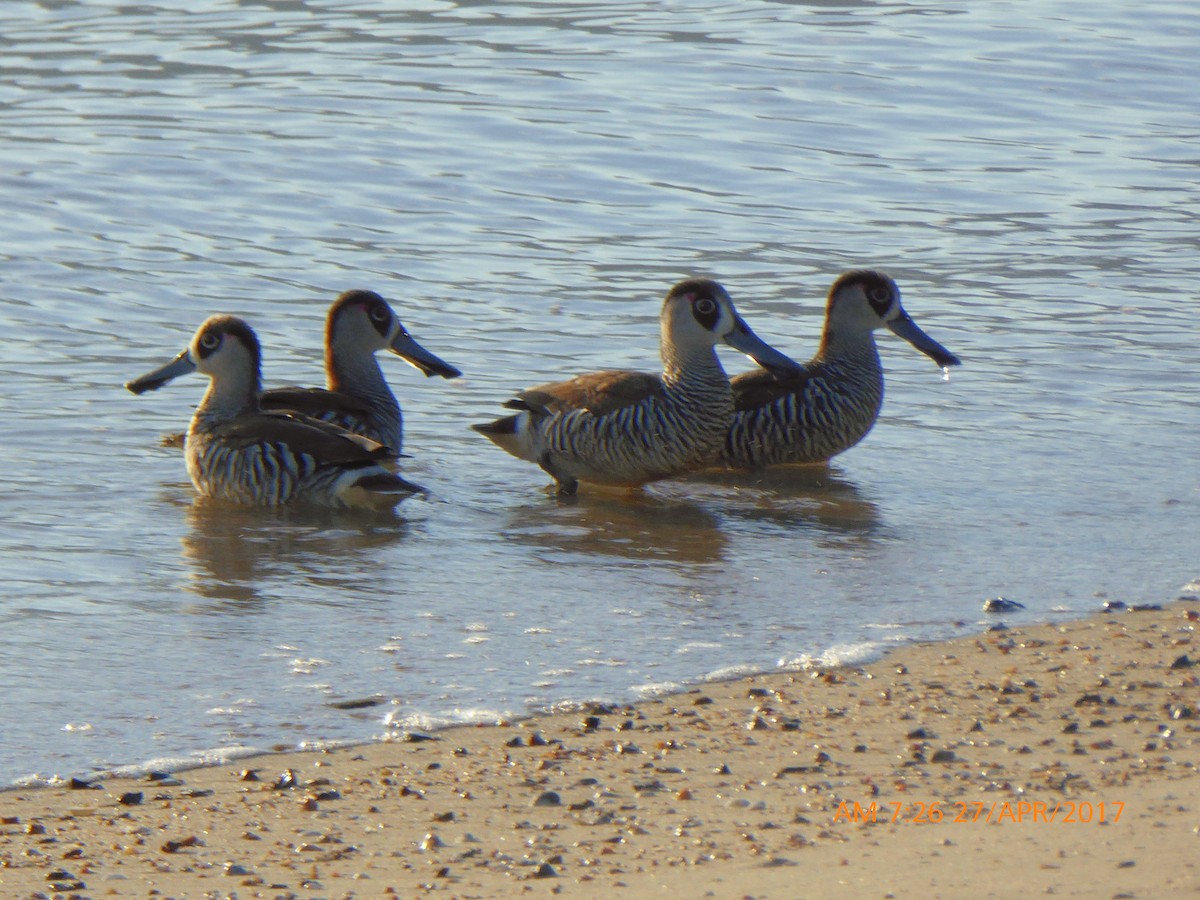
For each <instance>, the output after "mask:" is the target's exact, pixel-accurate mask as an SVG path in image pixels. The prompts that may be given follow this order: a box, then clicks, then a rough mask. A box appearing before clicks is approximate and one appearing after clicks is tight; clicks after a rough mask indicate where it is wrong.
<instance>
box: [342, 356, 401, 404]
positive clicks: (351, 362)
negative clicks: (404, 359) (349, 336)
mask: <svg viewBox="0 0 1200 900" xmlns="http://www.w3.org/2000/svg"><path fill="white" fill-rule="evenodd" d="M325 386H326V387H327V388H329V390H331V391H338V392H340V393H343V394H349V395H350V396H352V397H357V398H358V399H360V400H365V401H367V402H368V403H370V404H371V406H372V407H373V408H374V409H392V408H395V407H396V398H395V396H393V394H392V389H391V388H390V387H388V383H387V381H386V380H385V379H384V377H383V370H382V369H381V368H380V367H379V361H378V360H377V359H375V354H374V353H363V352H362V351H351V350H349V349H347V348H345V347H339V346H338V344H337V343H336V342H335V343H334V344H332V345H331V346H328V347H326V348H325Z"/></svg>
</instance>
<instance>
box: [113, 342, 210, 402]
mask: <svg viewBox="0 0 1200 900" xmlns="http://www.w3.org/2000/svg"><path fill="white" fill-rule="evenodd" d="M195 371H196V364H195V363H194V362H192V357H191V355H190V354H189V353H188V351H187V350H184V351H183V352H182V353H180V354H179V355H178V356H177V357H175V358H174V359H173V360H171V361H170V362H169V363H167V364H166V365H165V366H160V367H159V368H157V369H155V370H154V371H153V372H147V373H146V374H145V375H143V376H142V377H141V378H135V379H133V381H128V382H126V383H125V387H127V388H128V389H129V390H131V391H133V392H134V393H135V394H144V393H146V391H156V390H158V389H159V388H160V387H162V386H163V385H164V384H166V383H167V382H168V381H171V380H172V379H175V378H178V377H179V376H180V375H187V374H188V373H189V372H195Z"/></svg>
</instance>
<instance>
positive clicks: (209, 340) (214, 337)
mask: <svg viewBox="0 0 1200 900" xmlns="http://www.w3.org/2000/svg"><path fill="white" fill-rule="evenodd" d="M220 345H221V336H220V335H219V334H213V333H212V332H211V331H209V332H206V333H205V334H202V335H200V349H201V350H216V349H217V347H219V346H220Z"/></svg>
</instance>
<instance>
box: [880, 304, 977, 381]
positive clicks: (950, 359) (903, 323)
mask: <svg viewBox="0 0 1200 900" xmlns="http://www.w3.org/2000/svg"><path fill="white" fill-rule="evenodd" d="M887 326H888V328H890V329H891V330H892V333H893V334H895V335H898V336H899V337H902V338H904V339H905V340H906V341H908V342H909V343H910V344H912V345H913V346H914V347H916V348H917V349H918V350H920V351H921V352H922V353H924V354H925V355H926V356H928V357H929V358H930V359H932V360H933V361H934V362H935V363H937V364H938V365H939V366H941V367H942V368H943V369H944V368H945V367H946V366H960V365H962V362H961V360H959V358H958V357H957V356H955V355H954V354H953V353H951V352H950V351H949V350H947V349H946V348H945V347H943V346H942V345H941V344H939V343H938V342H937V341H935V340H934V339H933V338H931V337H930V336H929V335H927V334H926V333H925V332H923V331H922V330H921V329H920V328H918V327H917V323H916V322H914V321H913V320H912V319H910V318H909V317H908V313H906V312H904V311H901V312H900V315H899V316H898V317H896V318H895V319H893V320H892V321H890V322H888V323H887Z"/></svg>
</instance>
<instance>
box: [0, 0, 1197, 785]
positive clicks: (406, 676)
mask: <svg viewBox="0 0 1200 900" xmlns="http://www.w3.org/2000/svg"><path fill="white" fill-rule="evenodd" d="M1198 39H1200V16H1198V15H1197V14H1196V12H1195V11H1194V9H1193V4H1192V3H1191V2H1185V0H1175V2H1170V0H1168V2H1163V3H1156V4H1152V5H1150V6H1145V7H1135V6H1132V5H1129V4H1125V3H1118V2H1116V0H1107V2H1100V3H1096V4H1089V5H1081V4H1078V3H1068V2H1054V0H1047V2H1041V0H1020V2H1017V0H1013V2H1002V0H998V2H993V3H986V4H979V3H965V2H961V3H952V2H951V3H947V2H936V3H928V4H920V3H906V2H894V3H893V2H879V3H873V2H836V0H834V2H828V0H822V2H816V0H813V2H807V3H806V2H761V0H760V2H746V3H737V4H727V3H725V4H718V3H711V4H706V3H686V4H684V3H674V2H665V3H559V4H555V3H541V2H530V3H523V4H519V5H515V4H508V3H436V2H435V3H420V4H417V3H413V4H392V3H356V2H302V0H296V2H262V3H254V2H239V3H215V2H209V3H196V4H188V5H187V7H186V11H185V8H184V7H183V6H181V5H169V4H161V5H155V4H153V3H143V4H138V5H123V4H116V3H109V2H89V3H73V2H68V0H62V2H42V3H28V2H12V3H7V4H3V5H0V52H2V55H0V66H2V67H3V78H2V79H0V190H2V195H0V196H3V201H4V215H3V216H0V263H2V267H0V328H2V332H3V340H0V377H2V378H3V384H4V390H3V392H0V427H2V429H3V436H2V439H0V580H2V583H3V586H4V587H3V593H2V595H0V597H2V599H0V626H2V627H0V687H2V688H3V691H4V697H5V702H4V712H3V717H4V718H3V727H2V728H0V783H5V782H11V781H13V780H15V779H19V778H23V777H26V776H29V775H32V774H34V773H37V774H39V775H41V776H43V777H49V776H53V775H55V774H57V775H67V774H74V773H80V772H86V771H89V770H91V769H93V768H106V767H111V766H117V765H123V764H138V763H143V762H145V761H147V760H152V759H161V758H170V759H179V758H181V757H185V756H188V755H190V754H197V753H201V752H203V751H206V750H212V749H214V748H217V749H220V748H225V749H229V748H234V747H241V746H252V747H287V746H295V745H297V744H300V743H303V742H309V741H321V740H365V739H369V738H372V737H375V736H378V735H381V734H384V733H386V732H388V731H389V730H395V729H399V728H404V727H410V726H412V725H417V726H420V727H428V726H431V725H433V724H437V723H439V722H444V721H455V720H463V719H477V720H488V719H492V718H495V717H496V716H497V715H502V714H514V713H519V712H522V711H525V710H528V709H533V708H538V707H542V706H546V705H549V704H553V703H556V702H560V701H570V700H582V699H588V698H611V699H628V698H630V697H633V696H636V695H637V694H638V693H639V692H641V691H644V690H647V689H653V688H654V687H661V686H665V685H670V684H675V683H681V682H686V681H691V680H697V679H701V678H705V677H709V676H713V675H719V674H722V673H730V672H736V671H741V670H745V669H763V668H772V667H776V666H780V665H787V664H791V663H795V662H797V661H799V660H802V659H804V658H806V657H810V656H811V657H820V656H822V655H828V656H829V658H849V657H853V656H854V655H855V654H861V653H867V652H871V650H872V648H878V647H879V646H881V645H885V644H887V643H890V642H894V641H903V640H913V639H920V638H927V637H937V636H945V635H948V634H951V633H953V632H955V631H958V630H961V629H963V628H964V627H976V626H977V623H978V622H979V621H980V620H981V619H982V618H983V614H982V613H981V611H980V610H981V604H982V602H983V601H984V600H985V599H987V598H989V597H994V596H997V595H1004V596H1007V597H1010V598H1012V599H1016V600H1019V601H1021V602H1022V603H1024V604H1025V605H1026V607H1027V609H1026V611H1025V612H1024V613H1023V614H1021V616H1023V617H1024V619H1026V620H1034V619H1047V618H1053V617H1054V616H1057V615H1064V614H1072V613H1078V612H1081V611H1087V610H1092V609H1095V608H1097V607H1098V606H1099V604H1100V603H1101V600H1102V599H1103V598H1110V599H1120V600H1125V601H1127V602H1153V601H1161V600H1165V599H1170V598H1171V597H1173V596H1175V595H1176V593H1177V592H1178V591H1179V590H1180V589H1181V586H1183V585H1185V584H1186V583H1187V582H1189V581H1191V580H1192V579H1194V578H1196V576H1197V575H1200V558H1198V557H1200V554H1198V552H1197V550H1198V548H1200V539H1198V537H1197V536H1198V534H1200V374H1198V373H1200V367H1198V366H1197V350H1196V348H1197V346H1198V343H1200V342H1198V340H1197V339H1198V337H1200V330H1198V326H1197V317H1196V304H1197V284H1200V222H1198V221H1197V219H1198V214H1197V210H1200V190H1198V187H1197V185H1198V180H1197V167H1198V166H1200V119H1198V117H1197V112H1198V107H1197V102H1196V79H1195V47H1196V45H1197V42H1198ZM865 265H869V266H875V267H880V268H884V269H887V270H888V271H890V272H891V273H892V274H893V275H894V276H895V277H896V279H897V280H898V282H899V283H900V285H901V286H902V288H903V289H904V291H905V302H906V306H907V308H908V311H909V312H910V313H911V314H912V315H913V317H914V318H915V319H916V320H917V321H918V322H919V323H920V324H921V325H922V326H923V327H924V328H925V330H926V331H927V332H929V333H930V334H931V335H932V336H933V337H935V338H936V339H938V340H939V341H941V342H942V343H944V344H945V345H946V346H947V347H949V348H950V349H951V350H953V351H954V352H956V353H958V354H959V355H960V356H961V357H962V358H963V361H964V366H963V367H962V368H961V369H958V370H955V371H954V373H953V376H952V378H951V380H949V381H944V380H943V379H942V378H941V376H940V373H939V372H938V370H937V369H936V367H934V366H933V365H932V364H931V363H930V361H929V360H928V359H927V358H925V357H923V356H921V355H920V354H918V353H916V352H914V351H913V350H912V348H910V347H909V346H908V345H906V344H904V343H903V342H901V341H899V340H897V339H895V338H893V337H891V336H890V335H885V336H883V337H881V339H880V340H881V349H882V354H883V357H884V361H885V367H886V370H887V383H888V397H887V401H886V403H885V406H884V411H883V415H882V416H881V419H880V421H879V423H878V425H877V426H876V428H875V430H874V431H873V432H872V433H871V434H870V435H869V436H868V438H867V439H866V441H865V442H864V443H863V444H861V445H860V446H858V447H857V448H855V449H853V450H851V451H850V452H848V453H846V454H845V455H843V456H841V457H839V458H838V459H837V460H836V461H835V462H834V464H833V465H832V466H831V467H830V468H829V469H828V470H817V471H803V470H802V471H792V472H772V473H769V474H768V475H767V476H766V477H765V478H748V477H740V478H734V477H728V476H711V477H707V476H706V477H696V478H690V479H685V480H678V481H671V482H664V483H662V484H659V485H656V486H654V487H652V488H651V489H649V490H647V491H646V492H645V493H644V495H643V496H641V497H638V498H632V499H629V498H623V497H620V496H610V495H604V494H597V493H591V494H584V495H583V496H582V497H581V499H580V500H579V502H578V503H577V504H574V505H563V504H559V503H556V502H555V501H554V499H553V498H552V497H551V496H550V495H549V494H548V493H547V492H546V490H545V486H546V483H547V478H546V477H545V476H544V475H543V474H542V473H541V472H540V471H539V470H538V469H536V468H535V467H533V466H530V465H528V464H525V463H522V462H520V461H518V460H515V459H512V458H510V457H508V456H506V455H505V454H503V453H501V452H500V451H498V450H497V449H495V448H494V447H492V446H491V445H490V444H489V443H488V442H487V441H486V440H484V439H483V438H481V437H480V436H479V435H477V434H474V433H473V432H471V431H469V430H468V428H467V425H468V424H469V423H471V422H474V421H482V420H486V419H487V418H490V417H491V416H493V415H494V414H495V413H497V412H498V411H499V407H498V403H499V402H501V401H502V400H504V399H505V398H506V397H507V396H508V395H509V394H510V392H511V391H513V390H515V389H518V388H521V387H524V386H526V385H529V384H534V383H538V382H540V381H545V380H550V379H555V378H559V377H563V376H566V375H569V374H573V373H575V372H578V371H586V370H589V369H595V368H609V367H635V368H644V369H652V368H654V366H655V365H656V364H657V346H656V342H657V315H658V309H659V304H660V302H661V297H662V295H663V294H664V293H665V291H666V290H667V288H668V287H669V286H670V285H671V284H672V283H673V282H675V281H676V280H678V279H679V278H682V277H684V276H687V275H692V274H706V275H712V276H714V277H717V278H719V279H721V280H722V281H723V282H724V283H725V284H726V285H727V286H728V288H729V289H730V291H731V292H732V293H733V295H734V297H735V299H736V300H737V302H738V306H739V309H740V310H741V312H742V313H743V314H744V315H745V316H746V318H747V319H748V320H749V321H750V322H751V323H752V325H753V326H754V327H755V329H756V330H757V331H758V333H759V334H760V335H762V336H763V337H765V338H766V339H768V340H769V341H771V342H772V343H774V344H775V345H777V346H779V347H780V348H781V349H783V350H785V351H786V352H789V353H791V354H792V355H794V356H796V357H799V358H804V357H806V356H807V355H808V354H810V353H811V352H812V350H813V349H815V346H816V342H817V338H818V335H819V330H820V323H821V315H822V302H823V297H824V293H825V291H826V290H827V288H828V286H829V284H830V283H831V281H832V280H833V278H834V277H835V276H836V274H837V273H838V272H839V271H842V270H844V269H847V268H852V267H857V266H865ZM349 287H367V288H372V289H375V290H378V291H380V292H382V293H384V294H385V295H386V296H388V297H389V298H391V299H392V300H393V301H394V303H395V305H396V307H397V308H398V310H399V311H400V313H401V315H402V317H403V318H404V320H405V322H406V324H407V325H408V327H409V328H410V330H411V331H412V332H413V334H414V335H415V336H416V337H417V338H418V340H420V341H421V342H422V343H423V344H424V345H425V346H427V347H428V348H429V349H431V350H432V351H434V352H435V353H437V354H439V355H440V356H442V357H443V358H445V359H447V360H450V361H451V362H454V363H455V364H457V365H459V366H460V367H461V368H463V369H464V370H465V372H466V373H467V374H466V376H465V377H463V378H461V379H459V380H457V381H455V382H442V381H440V380H438V381H437V382H436V383H435V382H434V381H426V380H425V379H422V378H421V377H420V376H419V374H417V373H416V372H414V371H413V370H411V369H409V368H407V367H405V366H404V365H403V364H402V363H400V362H399V361H398V360H395V359H393V358H389V359H387V360H384V365H385V368H386V370H387V373H388V375H389V378H390V380H391V382H392V384H393V386H394V388H395V389H396V392H397V394H398V396H400V398H401V401H402V403H403V405H404V408H405V413H406V433H407V436H406V450H408V452H409V453H411V454H412V457H413V458H412V459H411V460H409V461H408V462H407V465H406V474H407V475H408V476H409V477H410V478H412V479H413V480H416V481H418V482H420V483H422V484H424V485H426V486H427V487H428V488H430V489H431V491H432V493H433V496H432V497H431V498H430V499H427V500H416V501H412V502H408V503H406V504H404V505H403V506H402V507H401V509H400V511H399V514H398V515H397V516H395V517H392V518H383V519H369V518H363V517H361V516H353V515H332V514H329V515H317V514H312V513H300V512H290V513H289V512H285V513H264V512H261V511H241V510H237V509H230V508H228V507H222V506H219V505H212V504H201V503H197V502H196V501H195V500H194V498H193V491H192V488H191V485H190V484H189V483H188V481H187V476H186V473H185V471H184V467H183V462H182V459H181V458H180V456H179V454H178V452H177V451H172V450H169V449H166V448H163V447H160V446H159V445H158V440H159V438H160V436H161V435H163V434H164V433H167V432H169V431H172V430H179V429H180V428H182V426H183V424H184V422H185V421H186V419H187V417H188V415H189V411H190V409H191V408H192V406H193V405H194V404H195V402H196V401H197V400H198V399H199V396H200V393H201V391H202V389H203V384H202V380H201V379H199V378H195V379H184V380H181V381H179V382H176V383H175V384H173V385H171V386H170V387H169V388H167V389H165V390H162V391H159V392H157V393H155V394H150V395H147V396H144V397H140V398H139V397H134V396H133V395H131V394H129V393H127V392H126V391H124V390H123V389H122V387H121V385H122V383H123V382H124V381H125V380H127V379H128V378H130V377H132V376H135V375H138V374H141V373H142V372H145V371H147V370H148V369H150V368H152V367H154V366H157V365H158V364H160V363H161V362H165V361H166V360H167V359H168V358H170V357H171V356H173V355H174V354H175V353H177V352H178V351H179V349H181V348H182V346H183V345H184V344H185V342H186V341H187V339H188V337H189V336H190V334H191V332H192V331H193V329H194V328H195V326H196V325H197V324H198V323H199V322H200V321H201V320H202V319H203V318H204V317H205V316H206V315H208V314H210V313H213V312H233V313H237V314H240V315H242V316H244V317H246V318H247V319H248V320H250V321H251V322H252V324H254V325H255V327H256V328H257V329H258V331H259V334H260V336H261V338H262V340H263V342H264V345H265V348H266V361H265V365H266V372H265V375H266V380H267V382H268V384H285V383H308V384H312V383H317V382H319V381H320V380H321V374H320V350H319V345H320V340H321V333H322V323H323V319H324V315H325V311H326V309H327V307H328V304H329V302H330V300H331V299H332V298H333V296H334V295H336V294H337V293H338V292H339V291H341V290H343V289H346V288H349ZM722 358H723V360H724V361H725V362H726V364H727V366H728V367H729V368H730V369H731V370H733V371H736V370H741V369H743V368H745V367H747V365H748V364H747V363H746V361H745V360H743V359H740V358H739V357H737V356H736V355H735V354H732V353H731V352H725V351H722ZM1192 589H1194V587H1193V588H1192ZM358 701H362V702H358Z"/></svg>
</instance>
